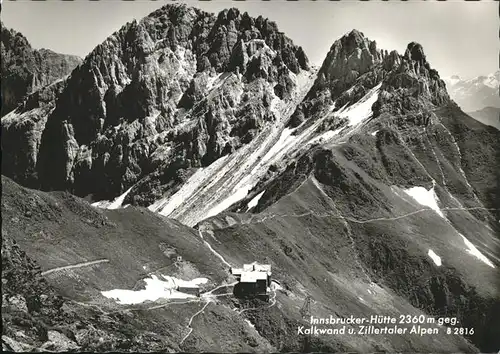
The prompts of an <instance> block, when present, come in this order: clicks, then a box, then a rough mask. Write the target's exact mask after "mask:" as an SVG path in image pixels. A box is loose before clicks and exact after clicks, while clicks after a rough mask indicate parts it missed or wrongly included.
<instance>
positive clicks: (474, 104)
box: [444, 70, 500, 112]
mask: <svg viewBox="0 0 500 354" xmlns="http://www.w3.org/2000/svg"><path fill="white" fill-rule="evenodd" d="M444 81H445V83H446V86H447V89H448V92H449V94H450V96H451V97H452V98H453V100H455V101H456V102H457V103H458V105H459V106H461V107H462V109H463V110H464V111H465V112H472V111H476V110H480V109H482V108H484V107H500V96H499V95H498V83H499V82H500V70H499V71H497V72H495V73H492V74H489V75H487V76H478V77H475V78H472V79H468V80H464V79H461V78H460V76H458V75H453V76H451V77H449V78H444Z"/></svg>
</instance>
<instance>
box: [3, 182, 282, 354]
mask: <svg viewBox="0 0 500 354" xmlns="http://www.w3.org/2000/svg"><path fill="white" fill-rule="evenodd" d="M2 189H3V191H2V193H3V198H2V218H3V225H2V233H3V235H4V236H6V237H9V238H12V239H14V240H16V241H17V242H18V244H19V246H20V249H24V250H25V251H26V253H27V254H28V255H29V256H30V257H31V258H33V259H34V260H35V261H36V262H37V263H38V264H40V266H41V267H40V268H41V269H40V270H41V271H46V270H49V269H53V268H54V267H60V266H65V265H71V264H76V263H80V262H85V261H92V260H95V259H102V258H106V259H109V262H108V263H102V264H96V265H93V266H88V267H82V268H77V269H71V270H62V271H59V272H54V273H50V274H47V275H45V277H42V276H41V275H40V270H38V271H37V273H36V274H35V276H36V281H35V282H31V280H30V278H29V277H28V276H27V275H26V274H25V272H24V270H23V272H21V273H16V275H15V279H16V281H17V282H23V283H26V284H27V286H26V289H25V290H23V291H24V292H21V293H22V294H29V293H32V294H36V296H37V297H40V296H44V295H46V293H47V291H48V290H47V291H46V290H45V288H44V287H40V286H39V285H38V283H40V282H45V283H46V282H47V281H48V283H49V284H50V289H51V290H50V291H51V293H50V294H49V295H50V296H57V297H60V296H62V301H63V303H64V306H63V307H57V306H55V305H53V304H52V303H49V304H47V305H46V306H45V307H46V308H47V309H46V311H48V313H50V314H52V313H55V312H57V311H59V312H58V313H60V316H59V318H60V320H56V319H54V320H55V325H58V326H62V327H67V328H68V330H69V333H71V334H69V335H71V336H75V337H76V341H75V343H76V344H77V345H78V346H79V349H78V350H90V351H103V350H116V349H122V350H130V351H148V350H173V351H181V350H186V351H219V352H220V351H223V352H227V351H236V352H250V351H256V352H268V351H273V348H272V346H270V345H269V343H268V342H267V340H266V339H264V338H262V337H261V336H259V334H258V333H257V332H256V331H255V330H254V329H252V328H251V327H250V326H249V325H248V324H247V323H245V322H244V321H243V318H242V317H240V316H237V315H236V313H234V312H233V311H231V308H232V307H234V306H232V307H230V306H229V304H225V303H223V302H220V301H217V300H214V302H212V303H211V304H210V305H209V306H208V310H207V311H206V312H203V313H201V314H200V315H199V316H197V317H196V318H195V319H194V320H193V323H192V327H193V328H194V330H193V333H192V335H191V336H190V337H189V338H188V339H187V340H186V341H185V342H184V343H183V345H182V346H179V343H180V342H181V339H182V338H183V337H184V336H185V335H186V333H188V328H187V327H186V326H187V324H188V321H189V319H190V317H191V316H192V315H194V314H195V313H196V312H197V311H198V310H200V308H202V307H203V305H204V304H205V303H204V302H203V301H200V302H195V303H188V304H177V305H176V304H170V305H168V304H167V303H166V302H165V301H160V302H159V303H158V304H151V303H147V302H146V303H144V304H140V305H136V306H121V305H118V304H116V303H115V302H114V301H112V300H109V299H105V298H104V297H103V296H101V295H100V291H103V290H110V289H116V288H122V289H132V288H135V289H138V287H139V286H140V282H139V280H141V279H142V278H144V277H146V276H147V275H146V273H147V272H152V271H155V270H159V273H162V274H166V275H173V276H177V277H180V278H184V279H186V278H187V279H192V278H195V277H198V276H203V277H207V278H209V280H210V281H209V283H208V284H207V288H209V289H211V288H213V287H214V286H215V285H218V284H220V283H221V282H223V281H224V280H225V278H226V277H227V276H228V273H227V272H226V270H225V269H224V265H223V264H221V262H220V260H219V259H218V258H217V257H215V256H214V255H213V254H211V253H210V252H209V251H208V250H207V248H206V247H205V246H203V244H202V242H201V241H200V239H199V237H198V234H197V232H196V230H193V229H190V228H188V227H185V226H183V225H181V224H179V223H178V222H176V221H172V220H167V219H164V218H162V217H160V216H158V215H156V214H153V213H151V212H149V211H147V210H144V209H135V208H130V209H128V208H127V209H124V210H119V211H102V210H97V209H95V208H93V207H91V206H90V205H89V204H88V203H87V202H85V201H83V200H81V199H79V198H75V197H73V196H71V195H69V194H66V193H64V194H60V193H51V194H47V193H44V192H40V191H33V190H29V189H26V188H23V187H20V186H19V185H17V184H15V183H14V182H12V181H11V180H9V179H8V178H5V177H3V178H2ZM168 249H169V250H170V251H171V250H172V249H174V250H175V251H176V254H179V255H182V257H183V262H182V265H181V266H178V267H175V266H174V267H168V266H169V265H171V264H172V263H173V261H172V259H171V256H167V254H169V252H167V251H168ZM164 251H165V253H164ZM2 254H3V253H2ZM2 264H3V262H2ZM2 267H3V268H4V266H2ZM144 267H145V268H146V269H144ZM15 271H16V272H17V270H15ZM4 273H5V272H2V275H4ZM28 273H29V274H31V272H28ZM30 276H31V275H30ZM2 279H3V278H2ZM45 279H46V280H45ZM47 286H48V285H47ZM16 292H19V291H18V289H14V288H13V289H12V291H11V293H13V294H15V293H16ZM51 294H53V295H51ZM153 305H165V306H163V307H161V308H154V306H153ZM7 313H8V312H7ZM11 314H12V316H11V317H8V318H10V320H9V319H6V318H7V317H4V316H3V319H4V320H6V321H7V326H4V328H6V327H7V328H10V329H9V331H10V332H9V333H10V336H11V337H12V338H13V339H14V340H15V341H18V342H19V341H21V342H22V341H24V342H27V343H31V345H33V346H35V347H39V346H40V345H41V343H44V342H46V341H47V336H46V335H45V336H41V337H39V338H36V339H34V334H33V333H31V332H30V331H29V330H28V331H27V328H31V327H32V322H30V321H31V320H30V321H28V322H23V323H21V324H19V325H13V324H12V323H14V322H16V321H17V322H19V317H26V316H35V315H34V314H33V313H32V311H31V310H28V311H27V313H24V314H20V313H19V312H11ZM36 316H38V317H37V318H39V319H40V321H45V322H47V321H49V320H51V319H52V318H48V317H47V315H46V314H45V313H41V314H39V315H36ZM9 321H10V322H9ZM207 321H208V322H210V323H212V325H209V326H206V325H201V324H204V323H206V322H207ZM214 321H217V323H218V325H217V326H214V325H213V323H214ZM16 326H17V327H16ZM41 326H42V327H43V328H45V329H44V331H45V332H47V331H48V329H47V328H48V327H50V326H52V325H51V324H47V326H45V325H41ZM16 330H17V332H19V331H20V332H22V333H21V334H19V333H18V334H16ZM11 332H12V333H11ZM23 335H24V336H27V337H28V340H27V339H24V337H23ZM101 337H102V338H103V339H102V340H100V338H101ZM203 338H211V340H210V341H209V342H207V341H206V340H202V339H203ZM58 350H61V348H59V349H58ZM63 350H64V348H63Z"/></svg>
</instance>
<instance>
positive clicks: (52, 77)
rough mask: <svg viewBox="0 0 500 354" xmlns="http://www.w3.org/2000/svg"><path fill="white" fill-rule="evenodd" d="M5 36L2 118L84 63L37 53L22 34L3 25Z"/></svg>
mask: <svg viewBox="0 0 500 354" xmlns="http://www.w3.org/2000/svg"><path fill="white" fill-rule="evenodd" d="M1 37H2V39H1V41H2V42H1V46H2V48H1V50H2V67H1V75H2V92H1V93H2V111H1V116H2V117H3V116H4V115H5V114H7V113H8V112H10V111H11V110H13V109H14V108H16V107H17V106H18V105H19V104H20V103H22V101H23V100H24V99H25V97H26V96H27V95H29V94H31V93H32V92H35V91H36V90H38V89H39V88H41V87H43V86H46V85H48V84H50V83H52V82H54V81H56V80H58V79H61V78H63V77H64V76H66V75H67V74H69V73H70V72H71V71H72V70H73V69H74V68H75V67H76V66H77V65H79V64H80V63H81V61H82V60H81V59H80V58H79V57H77V56H74V55H65V54H59V53H54V52H53V51H51V50H48V49H40V50H35V49H33V48H31V45H30V44H29V42H28V40H27V39H26V38H25V37H24V36H23V35H22V34H21V33H19V32H16V31H14V30H9V29H7V28H6V27H5V26H4V25H3V23H2V24H1Z"/></svg>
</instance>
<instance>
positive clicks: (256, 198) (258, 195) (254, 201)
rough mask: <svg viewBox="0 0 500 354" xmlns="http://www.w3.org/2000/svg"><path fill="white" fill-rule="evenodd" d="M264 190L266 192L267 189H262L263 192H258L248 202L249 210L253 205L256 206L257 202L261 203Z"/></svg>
mask: <svg viewBox="0 0 500 354" xmlns="http://www.w3.org/2000/svg"><path fill="white" fill-rule="evenodd" d="M264 192H265V190H264V191H262V192H261V193H259V194H257V195H256V196H255V197H254V198H253V199H252V200H251V201H249V202H248V204H247V211H249V210H250V209H252V208H253V207H256V206H257V204H259V200H260V198H261V197H262V195H263V194H264Z"/></svg>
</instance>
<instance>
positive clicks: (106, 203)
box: [92, 186, 133, 209]
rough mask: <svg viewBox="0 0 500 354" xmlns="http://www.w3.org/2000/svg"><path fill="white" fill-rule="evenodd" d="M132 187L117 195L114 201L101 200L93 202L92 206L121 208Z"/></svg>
mask: <svg viewBox="0 0 500 354" xmlns="http://www.w3.org/2000/svg"><path fill="white" fill-rule="evenodd" d="M132 187H133V186H132ZM132 187H130V188H129V189H127V191H126V192H125V193H123V194H122V195H120V196H118V197H116V198H115V199H114V200H113V201H112V202H110V201H109V200H101V201H99V202H95V203H92V206H94V207H97V208H102V209H119V208H121V207H122V205H123V201H124V200H125V197H126V196H127V194H128V193H129V192H130V190H131V189H132Z"/></svg>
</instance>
